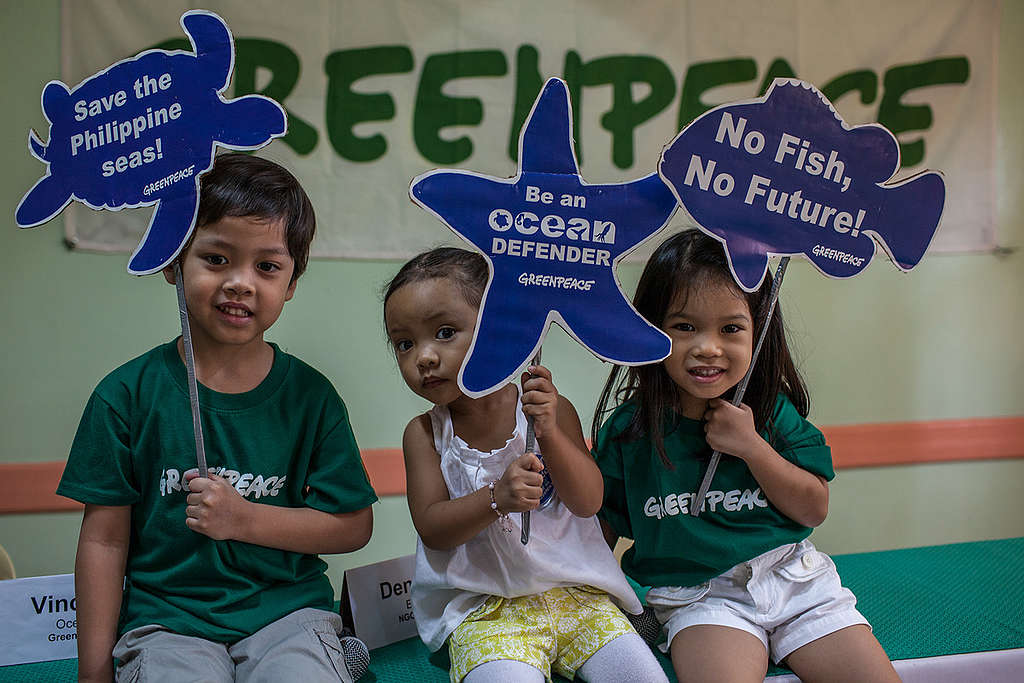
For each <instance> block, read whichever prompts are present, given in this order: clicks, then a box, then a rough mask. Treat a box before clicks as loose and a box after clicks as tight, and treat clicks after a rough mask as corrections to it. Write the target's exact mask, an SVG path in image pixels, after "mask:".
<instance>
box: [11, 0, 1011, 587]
mask: <svg viewBox="0 0 1024 683" xmlns="http://www.w3.org/2000/svg"><path fill="white" fill-rule="evenodd" d="M12 4H13V3H12ZM17 5H18V6H16V7H12V6H11V5H8V4H4V5H2V6H0V26H2V27H3V28H4V29H5V30H4V31H3V33H4V41H3V42H2V44H0V74H2V81H3V82H4V83H5V84H6V91H7V93H8V99H7V100H6V102H7V104H6V105H5V106H6V107H7V112H6V113H5V115H4V118H3V120H4V122H5V128H6V129H7V131H8V134H7V135H5V136H4V137H3V139H2V142H0V144H2V148H0V149H2V158H3V159H5V161H6V164H5V165H4V167H3V169H2V170H0V216H5V217H6V218H5V219H4V221H3V227H4V229H3V230H2V231H0V263H2V268H0V278H2V285H3V289H4V291H5V296H4V297H3V298H2V300H0V319H2V320H3V324H4V327H5V334H4V341H5V344H4V349H3V353H0V378H2V381H3V385H4V390H3V391H2V392H0V401H2V404H0V408H2V409H0V434H2V435H3V439H2V442H0V443H2V449H0V462H23V461H52V460H59V459H62V458H64V457H65V456H66V453H67V450H68V446H69V444H70V442H71V439H72V437H73V435H74V430H75V427H76V426H77V422H78V417H79V415H80V411H81V409H82V406H83V405H84V403H85V401H86V399H87V397H88V395H89V392H90V391H91V389H92V387H93V386H94V385H95V383H96V382H97V381H98V380H99V379H100V378H101V377H102V376H103V375H104V374H106V373H107V372H108V371H109V370H111V369H112V368H114V367H115V366H117V365H119V364H120V363H122V362H124V361H125V360H127V359H129V358H132V357H134V356H135V355H138V354H139V353H141V352H143V351H145V350H146V349H148V348H150V347H152V346H154V345H156V344H158V343H160V342H163V341H165V340H167V339H170V338H171V337H173V336H174V335H175V334H177V315H176V304H175V300H174V290H173V288H171V287H169V286H168V285H166V284H165V283H164V281H163V279H162V278H160V277H149V278H141V279H133V278H131V277H129V276H128V275H126V274H125V270H124V269H125V264H126V262H127V256H126V255H125V254H116V255H109V256H108V255H96V254H86V253H71V252H69V251H67V250H66V249H65V248H64V246H63V242H62V236H63V226H62V224H61V222H60V221H59V220H57V221H54V222H53V223H51V224H48V225H45V226H43V227H40V228H36V229H34V230H28V231H20V230H18V229H17V228H16V227H15V225H14V222H13V214H14V207H15V206H16V205H17V202H18V200H19V199H20V197H21V195H22V194H23V193H24V192H25V191H26V190H27V189H28V188H29V187H31V185H32V184H33V183H34V182H35V181H36V180H37V178H38V177H39V175H40V173H41V171H42V166H41V165H40V164H39V163H38V162H37V161H35V160H34V159H32V158H31V157H30V156H29V154H28V152H27V150H26V144H25V140H26V135H27V133H28V129H29V128H32V127H34V128H36V129H37V130H43V131H44V132H45V120H44V119H43V116H42V113H41V111H40V108H39V93H40V91H41V88H42V86H43V84H45V83H46V82H47V81H48V80H49V79H51V78H55V77H57V76H58V74H59V48H58V37H57V36H58V34H57V30H56V29H57V26H58V19H59V11H58V3H57V2H56V0H41V1H40V2H38V3H32V4H28V3H26V4H24V5H22V3H18V4H17ZM1002 11H1003V19H1002V27H1001V36H1000V38H1001V40H1000V45H999V79H998V81H999V87H1000V94H999V111H998V117H999V118H998V140H997V143H998V144H997V147H998V150H999V151H998V153H997V173H996V177H997V178H998V179H999V181H998V187H997V188H996V190H997V196H998V202H999V204H998V229H999V240H1000V244H1001V245H1003V246H1004V247H1006V249H1003V250H1001V251H1000V253H984V254H962V255H955V256H951V255H932V256H930V257H929V258H927V259H926V260H925V261H924V262H923V263H922V265H921V266H919V267H918V268H917V269H916V270H915V271H914V272H913V273H911V274H908V275H903V274H900V273H898V272H896V271H895V269H893V268H892V267H891V266H890V265H888V264H887V263H885V262H884V260H881V259H879V260H876V261H875V263H873V264H872V265H871V266H870V267H869V268H868V270H867V272H866V273H864V274H863V275H862V276H860V277H858V278H856V279H854V280H851V281H847V282H834V281H830V280H826V279H824V278H822V277H821V276H820V275H818V274H817V273H816V272H814V271H813V270H812V269H811V268H810V267H808V266H806V265H805V264H803V263H797V264H794V266H793V267H792V268H791V269H790V275H789V277H787V279H786V286H785V290H784V293H783V305H784V310H785V312H786V314H787V316H788V323H789V325H790V328H791V339H792V341H793V342H794V344H795V346H796V348H797V351H798V355H799V359H800V362H801V366H802V368H803V369H804V371H805V373H806V377H807V379H808V381H809V385H810V387H811V391H812V398H813V413H812V418H813V419H814V420H815V421H816V422H818V423H819V424H847V423H861V422H885V421H903V420H930V419H944V418H958V417H984V416H1003V415H1024V390H1022V388H1021V380H1022V379H1024V351H1022V350H1021V341H1020V338H1021V335H1022V333H1024V304H1022V303H1021V301H1022V298H1021V291H1020V290H1021V285H1022V284H1024V254H1022V253H1021V252H1020V251H1019V247H1020V246H1021V244H1022V243H1024V227H1022V225H1021V219H1020V216H1021V215H1022V209H1024V203H1022V200H1021V198H1020V194H1021V189H1022V179H1024V166H1022V160H1024V133H1022V131H1021V127H1020V125H1019V121H1020V110H1021V107H1022V105H1024V86H1022V84H1021V81H1020V79H1019V75H1018V74H1019V72H1020V69H1021V67H1022V66H1024V46H1022V43H1021V41H1020V39H1019V36H1020V35H1022V34H1024V3H1015V2H1007V3H1004V4H1003V10H1002ZM482 170H486V169H482ZM321 218H322V219H323V218H324V217H321ZM396 268H397V264H396V263H381V262H365V261H320V260H318V261H314V262H313V263H312V264H311V266H310V269H309V271H308V273H307V274H306V275H305V276H303V278H302V280H301V282H300V284H299V288H298V292H297V294H296V297H295V299H294V300H293V301H292V302H291V303H289V304H288V305H287V306H286V307H285V312H284V315H283V316H282V318H281V320H280V321H279V322H278V323H277V325H276V326H275V327H274V328H273V329H272V330H271V332H270V333H269V335H268V337H269V338H270V339H272V340H274V341H276V342H278V343H279V344H281V346H282V347H283V348H285V349H286V350H288V351H291V352H293V353H295V354H297V355H299V356H300V357H302V358H303V359H305V360H306V361H308V362H310V363H311V364H313V365H314V366H316V367H318V368H320V369H321V370H322V371H323V372H324V373H325V374H326V375H327V376H328V377H330V378H331V379H332V380H333V381H334V382H335V384H336V386H337V387H338V389H339V391H340V392H341V394H342V396H343V397H344V398H345V399H346V402H347V403H348V405H349V409H350V411H351V415H352V420H353V423H354V428H355V431H356V435H357V437H358V439H359V442H360V445H361V446H363V447H367V448H375V447H377V448H379V447H397V446H399V445H400V443H401V433H402V429H403V427H404V425H405V423H406V422H407V421H408V419H409V418H410V417H412V416H413V415H414V414H415V413H417V412H419V411H421V410H423V409H424V408H425V407H426V406H425V404H424V403H423V402H422V400H420V399H418V398H416V397H415V396H413V395H412V394H411V393H410V392H409V391H408V390H407V389H406V388H405V386H404V385H403V384H402V382H401V379H400V377H399V375H398V372H397V370H396V369H395V366H394V363H393V361H392V359H391V357H390V356H389V354H388V352H387V349H386V347H385V344H384V341H383V337H382V334H381V332H380V327H381V326H380V311H379V308H380V307H379V301H378V292H379V289H380V285H381V284H382V283H383V282H384V281H385V280H386V279H387V278H388V277H389V276H390V275H391V274H392V273H393V272H394V271H395V270H396ZM620 272H621V277H622V280H623V282H624V284H625V285H626V286H627V287H628V288H631V287H632V285H633V284H634V283H635V281H636V278H637V277H638V275H639V269H638V268H637V267H635V266H632V267H624V268H622V269H620ZM550 339H551V341H550V342H549V343H548V344H546V346H545V362H546V364H547V365H549V366H550V367H551V368H553V369H554V371H555V373H556V379H557V380H558V386H559V388H560V390H561V391H562V393H564V394H566V395H567V396H569V397H570V398H571V399H572V400H573V401H574V402H575V404H576V405H577V407H578V408H579V410H580V412H581V414H582V415H583V417H584V419H585V420H587V419H589V417H590V411H591V410H592V405H593V402H594V400H595V398H596V395H597V392H598V391H599V389H600V384H601V381H602V380H603V378H604V376H605V375H606V372H607V368H606V367H602V366H601V364H600V363H599V362H597V361H596V360H594V359H593V358H592V357H590V356H589V355H588V354H586V352H584V351H582V350H581V349H579V348H578V347H575V346H574V345H573V344H572V343H571V342H570V341H569V340H568V338H567V337H566V336H565V335H564V334H562V333H561V331H560V330H557V329H555V330H554V331H553V332H552V334H551V336H550ZM1022 480H1024V460H1010V461H1002V462H971V463H951V464H941V465H921V466H915V467H888V468H877V469H857V470H847V471H843V472H841V473H840V475H839V477H838V478H837V479H836V481H835V482H834V483H833V484H832V489H831V491H832V495H831V510H830V514H829V518H828V520H827V521H826V522H825V524H824V525H823V526H822V527H821V528H820V529H819V530H817V531H816V532H815V534H814V536H813V538H814V539H815V541H816V542H817V544H818V545H819V546H820V547H821V548H822V549H823V550H826V551H828V552H833V553H838V552H855V551H864V550H874V549H884V548H894V547H906V546H915V545H926V544H933V543H944V542H955V541H967V540H979V539H988V538H1001V537H1009V536H1021V535H1024V497H1021V496H1020V495H1019V485H1018V482H1020V481H1022ZM3 487H4V483H3V482H0V491H3ZM375 521H376V524H375V529H374V535H373V539H372V540H371V541H370V543H369V545H368V546H367V547H366V548H365V549H363V550H361V551H359V552H357V553H353V554H350V555H345V556H334V557H331V558H329V562H330V566H331V574H332V578H333V579H334V580H335V586H336V587H340V583H341V581H340V579H341V574H342V572H343V571H344V569H345V568H346V567H352V566H358V565H361V564H366V563H369V562H375V561H378V560H383V559H387V558H390V557H395V556H398V555H402V554H405V553H408V552H412V550H413V548H414V544H415V534H414V531H413V529H412V524H411V522H410V519H409V513H408V509H407V508H406V506H405V500H404V498H400V497H392V498H385V499H383V500H382V502H381V503H380V504H378V505H377V506H376V507H375ZM78 524H79V515H78V514H77V513H75V514H72V513H67V514H63V513H62V514H35V515H8V516H0V543H2V544H3V545H4V546H5V547H7V549H8V550H9V552H10V554H11V556H12V558H13V560H14V563H15V565H16V568H17V570H18V573H19V575H21V576H29V575H36V574H54V573H62V572H69V571H71V570H72V567H73V562H74V553H75V543H76V541H77V532H78Z"/></svg>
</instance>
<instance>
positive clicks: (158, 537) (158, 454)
mask: <svg viewBox="0 0 1024 683" xmlns="http://www.w3.org/2000/svg"><path fill="white" fill-rule="evenodd" d="M175 344H176V342H170V343H167V344H164V345H162V346H158V347H157V348H155V349H153V350H152V351H150V352H148V353H146V354H144V355H142V356H140V357H138V358H136V359H134V360H132V361H129V362H128V363H126V364H124V365H122V366H121V367H119V368H118V369H116V370H114V371H113V372H112V373H110V374H109V375H107V377H105V378H104V379H103V381H101V382H100V383H99V385H98V386H97V387H96V389H95V391H94V392H93V394H92V396H91V397H90V399H89V403H88V404H87V405H86V407H85V413H84V414H83V415H82V421H81V423H80V424H79V427H78V433H77V434H76V435H75V441H74V444H73V445H72V447H71V454H70V456H69V457H68V464H67V467H66V468H65V470H64V475H63V477H62V478H61V482H60V485H59V486H58V488H57V493H59V494H60V495H63V496H67V497H69V498H74V499H75V500H78V501H81V502H83V503H92V504H96V505H130V506H131V538H130V546H129V550H128V563H127V567H126V569H125V593H124V598H123V601H122V605H121V619H120V624H119V631H118V632H119V633H124V632H125V631H128V630H130V629H132V628H136V627H138V626H143V625H146V624H160V625H162V626H165V627H166V628H168V629H170V630H171V631H173V632H175V633H180V634H183V635H189V636H198V637H201V638H206V639H208V640H213V641H217V642H226V643H233V642H235V641H238V640H240V639H241V638H244V637H246V636H249V635H251V634H252V633H254V632H256V631H257V630H259V629H260V628H262V627H263V626H266V625H267V624H269V623H270V622H272V621H274V620H276V619H279V618H280V617H282V616H284V615H286V614H288V613H290V612H293V611H295V610H297V609H301V608H303V607H318V608H322V609H328V610H329V609H332V606H333V601H334V592H333V590H332V588H331V584H330V581H329V580H328V578H327V576H326V575H325V574H324V570H325V568H326V566H327V565H326V563H325V562H323V560H321V559H320V558H319V557H317V556H316V555H305V554H302V553H296V552H288V551H285V550H274V549H271V548H266V547H263V546H257V545H252V544H249V543H242V542H239V541H214V540H212V539H210V538H209V537H207V536H204V535H202V534H199V533H197V532H194V531H192V530H191V529H189V528H188V527H187V526H186V525H185V497H186V496H187V495H188V494H187V490H182V477H183V474H184V472H185V471H186V470H189V469H192V468H194V467H195V466H196V458H195V440H194V437H193V433H192V413H191V408H190V404H189V399H188V389H187V385H186V377H185V366H184V364H183V363H182V362H181V359H180V358H179V356H178V352H177V348H176V345H175ZM272 346H273V345H272ZM273 348H274V362H273V365H272V366H271V369H270V372H269V373H268V374H267V377H266V378H265V379H264V380H263V381H262V382H261V383H260V385H259V386H258V387H256V388H255V389H253V390H252V391H248V392H245V393H241V394H222V393H218V392H215V391H212V390H210V389H207V388H206V387H204V386H202V385H200V386H199V404H200V407H201V409H202V422H203V437H204V440H205V446H206V460H207V463H208V464H209V468H210V471H211V472H213V473H216V474H219V475H220V476H222V477H224V478H226V479H228V480H229V481H231V482H232V483H233V484H234V486H235V489H236V490H238V491H239V492H240V493H241V494H242V495H243V496H244V497H245V498H246V499H248V500H250V501H254V502H258V503H261V504H266V505H279V506H282V507H310V508H315V509H317V510H321V511H323V512H328V513H340V512H352V511H355V510H361V509H363V508H365V507H367V506H369V505H370V504H371V503H373V502H374V501H375V500H377V496H376V495H375V494H374V491H373V488H371V486H370V483H369V481H368V479H367V476H366V471H365V469H364V468H363V465H362V461H361V459H360V457H359V449H358V447H357V446H356V442H355V438H354V437H353V436H352V430H351V428H350V427H349V422H348V413H347V411H346V409H345V405H344V404H343V403H342V401H341V398H339V396H338V394H337V392H335V390H334V387H333V386H331V383H330V382H329V381H328V380H327V379H326V378H325V377H324V376H323V375H321V374H320V373H319V372H317V371H316V370H314V369H313V368H311V367H310V366H308V365H306V364H305V363H303V362H302V361H300V360H298V359H297V358H295V357H293V356H290V355H289V354H287V353H284V352H283V351H281V350H280V349H279V348H278V347H277V346H273Z"/></svg>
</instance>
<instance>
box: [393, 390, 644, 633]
mask: <svg viewBox="0 0 1024 683" xmlns="http://www.w3.org/2000/svg"><path fill="white" fill-rule="evenodd" d="M521 398H522V396H521V395H520V399H521ZM429 415H430V423H431V426H432V427H433V431H434V447H435V448H436V449H437V452H438V453H439V454H440V455H441V473H442V475H443V476H444V481H445V483H446V484H447V485H448V492H449V494H450V495H451V498H452V499H455V498H460V497H462V496H465V495H467V494H470V493H473V492H474V491H476V490H478V489H480V488H481V487H483V486H487V484H488V483H490V482H492V481H497V480H498V479H500V478H501V475H502V474H504V473H505V469H506V468H507V467H508V466H509V464H510V463H511V462H512V461H513V460H515V459H516V458H518V457H520V456H521V455H522V454H523V453H524V452H525V450H526V416H525V415H524V414H523V412H522V404H521V403H520V405H519V408H518V409H517V410H516V431H515V433H514V434H513V435H512V438H510V439H509V440H508V442H507V443H506V444H505V445H504V446H503V447H502V448H499V449H497V450H495V451H491V452H490V453H483V452H481V451H478V450H476V449H474V448H470V447H469V446H468V445H467V444H466V442H465V441H463V440H462V439H461V438H460V437H458V436H457V435H455V433H454V431H453V429H452V420H451V414H450V413H449V412H448V408H447V406H434V408H433V409H432V410H431V411H430V413H429ZM511 519H512V523H513V530H512V533H506V532H504V531H502V530H501V527H500V525H499V524H497V523H494V524H491V525H490V526H488V527H487V528H486V529H484V530H483V531H481V532H480V533H479V534H477V535H476V536H474V537H473V538H471V539H470V540H469V541H467V542H466V543H464V544H462V545H460V546H458V547H456V548H454V549H452V550H432V549H430V548H427V547H426V546H424V545H423V541H422V540H421V539H417V542H416V574H415V578H414V580H413V584H412V606H413V611H414V613H415V615H416V628H417V629H418V630H419V633H420V638H422V639H423V642H424V643H426V644H427V646H428V647H429V648H430V650H431V651H435V650H437V649H439V648H440V647H441V646H442V645H444V643H445V640H446V639H447V638H448V636H449V635H450V634H451V632H452V631H454V630H455V628H456V627H457V626H458V625H459V624H461V623H462V621H463V619H465V618H466V617H467V616H468V615H469V614H470V613H471V612H472V611H473V610H475V609H477V608H478V607H479V606H480V605H482V604H483V603H484V601H485V600H486V599H487V598H488V597H489V596H492V595H500V596H502V597H506V598H515V597H521V596H524V595H535V594H538V593H543V592H544V591H546V590H549V589H551V588H557V587H559V586H582V585H587V586H593V587H594V588H599V589H601V590H603V591H605V592H607V593H608V594H610V595H611V597H612V599H613V600H614V601H615V602H616V604H618V605H619V607H621V608H622V609H625V610H627V611H629V612H631V613H633V614H639V613H640V612H641V610H642V608H641V606H640V601H639V600H637V597H636V593H634V592H633V589H632V588H631V587H630V585H629V583H628V582H627V581H626V577H625V575H624V574H623V573H622V569H621V568H620V567H619V564H618V562H616V561H615V556H614V555H612V552H611V550H610V549H609V548H608V544H607V543H606V542H605V540H604V536H603V535H602V534H601V527H600V525H599V523H598V521H597V518H596V517H590V518H586V519H584V518H582V517H577V516H575V515H574V514H572V512H570V511H569V508H567V507H566V506H565V504H564V503H562V501H561V499H560V498H559V497H558V492H557V490H556V491H555V495H554V499H553V500H552V502H551V504H550V505H548V506H547V507H546V508H544V509H542V510H534V511H533V512H532V513H531V514H530V542H529V543H528V544H527V545H523V544H522V542H521V541H520V533H521V527H520V524H521V515H519V514H517V513H513V514H512V515H511ZM495 522H497V515H495Z"/></svg>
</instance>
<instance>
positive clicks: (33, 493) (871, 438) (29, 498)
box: [0, 417, 1024, 514]
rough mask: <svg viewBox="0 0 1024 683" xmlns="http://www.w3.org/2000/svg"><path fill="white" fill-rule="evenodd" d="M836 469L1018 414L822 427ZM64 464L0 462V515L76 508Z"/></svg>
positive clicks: (398, 472) (970, 437)
mask: <svg viewBox="0 0 1024 683" xmlns="http://www.w3.org/2000/svg"><path fill="white" fill-rule="evenodd" d="M822 431H823V432H825V437H826V439H828V442H829V445H831V446H832V460H833V462H834V463H835V467H836V469H850V468H854V467H882V466H887V465H909V464H919V463H929V462H951V461H958V460H961V461H962V460H994V459H1000V458H1022V457H1024V417H993V418H974V419H967V420H935V421H930V422H888V423H879V424H860V425H842V426H837V427H823V428H822ZM362 456H363V463H364V464H365V465H366V472H367V474H368V475H369V477H370V483H371V484H373V488H374V489H375V490H376V491H377V495H378V496H402V495H405V465H404V463H403V462H402V451H401V449H398V448H371V449H366V450H363V451H362ZM63 471H64V462H63V461H58V462H40V463H2V464H0V514H14V513H26V512H62V511H67V510H80V509H81V508H82V506H81V504H80V503H77V502H75V501H73V500H69V499H68V498H64V497H62V496H58V495H57V494H56V493H54V490H55V489H56V488H57V482H58V481H59V480H60V475H61V473H62V472H63Z"/></svg>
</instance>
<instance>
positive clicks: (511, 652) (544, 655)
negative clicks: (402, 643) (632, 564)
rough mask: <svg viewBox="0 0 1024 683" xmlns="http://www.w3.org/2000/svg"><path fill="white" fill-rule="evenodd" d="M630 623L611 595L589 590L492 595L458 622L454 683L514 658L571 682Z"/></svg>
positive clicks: (454, 636) (453, 645)
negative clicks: (476, 669)
mask: <svg viewBox="0 0 1024 683" xmlns="http://www.w3.org/2000/svg"><path fill="white" fill-rule="evenodd" d="M632 632H633V626H632V625H631V624H630V623H629V620H628V619H626V615H624V614H623V613H622V612H621V611H620V610H619V608H618V607H616V606H615V604H614V603H613V602H612V600H611V598H610V597H609V596H608V594H607V593H605V592H604V591H601V590H597V589H596V588H591V587H590V586H573V587H571V588H552V589H551V590H548V591H545V592H543V593H540V594H538V595H527V596H525V597H521V598H501V597H497V596H491V597H489V598H488V599H487V601H486V602H485V603H484V604H483V605H481V606H480V607H479V608H477V610H476V611H474V612H472V613H471V614H470V615H469V616H468V617H466V619H465V620H464V621H463V622H462V623H461V624H459V626H458V628H456V629H455V631H454V632H453V633H452V635H451V638H450V639H449V641H448V648H449V652H450V654H451V660H452V672H451V679H452V683H459V682H460V681H461V680H462V678H463V677H464V676H465V675H466V674H468V673H469V672H470V670H472V669H473V668H474V667H477V666H479V665H481V664H484V663H486V662H493V661H495V660H499V659H512V660H515V661H517V662H524V663H526V664H529V665H531V666H534V667H536V668H538V669H540V670H541V671H542V672H543V673H544V676H545V677H546V678H547V679H548V680H549V681H550V680H551V670H552V669H554V670H555V671H556V672H557V673H559V674H560V675H562V676H565V677H566V678H568V679H569V680H572V679H573V677H574V676H575V675H576V669H578V668H580V667H581V666H583V663H584V662H586V661H587V660H588V659H589V658H590V656H591V655H593V654H594V653H595V652H597V651H598V650H600V649H601V648H602V647H604V646H605V645H607V644H608V643H610V642H611V641H613V640H615V639H616V638H618V637H619V636H621V635H625V634H626V633H632Z"/></svg>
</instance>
